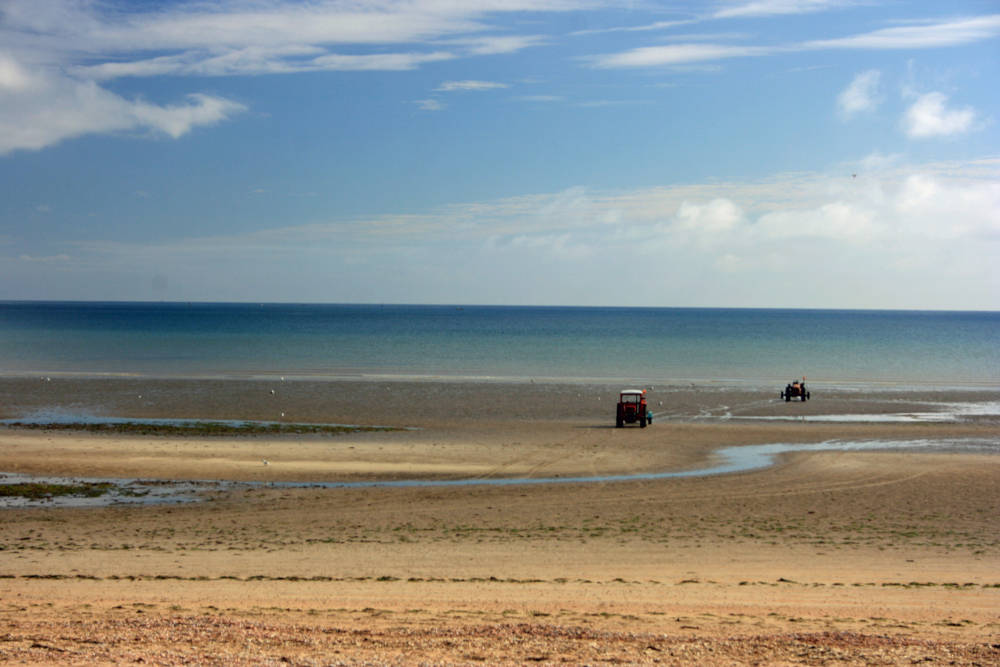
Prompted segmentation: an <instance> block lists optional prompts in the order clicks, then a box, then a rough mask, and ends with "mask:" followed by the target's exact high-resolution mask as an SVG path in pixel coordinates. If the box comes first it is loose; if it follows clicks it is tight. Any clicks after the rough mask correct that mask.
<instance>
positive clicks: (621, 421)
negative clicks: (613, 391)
mask: <svg viewBox="0 0 1000 667" xmlns="http://www.w3.org/2000/svg"><path fill="white" fill-rule="evenodd" d="M636 422H638V423H639V427H640V428H646V424H647V423H652V422H653V415H652V414H651V413H649V412H648V411H647V409H646V390H645V389H624V390H622V392H621V393H620V394H619V395H618V410H617V413H616V415H615V426H616V427H617V428H621V427H622V426H624V425H625V424H635V423H636Z"/></svg>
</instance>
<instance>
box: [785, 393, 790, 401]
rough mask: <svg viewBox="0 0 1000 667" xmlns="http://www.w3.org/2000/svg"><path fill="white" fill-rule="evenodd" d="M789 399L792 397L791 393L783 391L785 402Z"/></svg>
mask: <svg viewBox="0 0 1000 667" xmlns="http://www.w3.org/2000/svg"><path fill="white" fill-rule="evenodd" d="M790 400H792V397H791V395H790V394H788V393H787V392H786V393H785V403H787V402H788V401H790Z"/></svg>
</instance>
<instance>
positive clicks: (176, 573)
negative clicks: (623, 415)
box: [0, 378, 1000, 664]
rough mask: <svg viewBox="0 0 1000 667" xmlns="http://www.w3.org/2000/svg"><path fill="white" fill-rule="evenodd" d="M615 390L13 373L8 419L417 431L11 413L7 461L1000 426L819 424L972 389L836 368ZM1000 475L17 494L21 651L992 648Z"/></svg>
mask: <svg viewBox="0 0 1000 667" xmlns="http://www.w3.org/2000/svg"><path fill="white" fill-rule="evenodd" d="M617 389H618V387H608V386H601V385H596V384H568V385H567V384H564V385H543V384H532V383H518V384H508V383H501V382H490V383H472V384H469V383H462V382H456V381H446V382H399V381H385V382H381V381H379V382H373V381H353V380H345V381H339V382H284V383H282V382H280V381H277V382H250V381H224V380H217V381H215V380H213V381H162V380H160V381H154V380H147V379H141V378H135V379H126V380H121V379H114V380H112V379H100V380H81V379H73V380H70V379H64V378H52V379H51V380H50V381H48V382H45V381H44V380H40V379H38V378H17V379H8V380H5V381H3V382H0V400H2V402H0V406H2V407H0V418H11V417H22V416H24V415H25V414H27V413H30V412H33V411H36V410H42V409H50V408H52V407H59V408H61V409H62V410H63V413H72V414H90V415H98V416H99V415H104V416H118V417H134V418H145V419H152V418H190V419H257V420H272V419H274V420H280V419H282V418H281V417H280V413H281V412H284V413H285V417H284V419H286V420H289V421H291V420H295V421H308V422H325V423H344V424H369V425H372V424H377V425H390V426H401V427H412V429H413V430H400V431H393V432H384V433H356V434H347V435H338V436H308V437H306V436H282V437H280V438H273V437H255V438H239V439H235V438H191V437H173V436H171V437H144V438H139V437H125V436H96V435H87V434H77V433H65V432H55V431H23V430H19V429H0V471H7V472H21V473H32V474H53V475H66V476H73V475H82V476H109V477H144V478H160V479H231V480H248V481H264V482H267V481H280V480H288V481H309V480H313V481H333V480H352V479H356V480H366V479H367V480H370V479H405V478H414V477H419V478H431V479H456V478H469V477H473V478H498V477H521V476H526V477H542V476H558V475H562V476H578V475H598V474H628V473H634V472H652V471H664V470H685V469H687V470H690V469H695V468H698V467H703V466H705V465H706V463H709V462H711V461H712V460H713V452H714V451H715V450H716V449H718V448H719V447H721V446H731V445H750V444H760V443H768V442H822V441H825V440H830V439H842V440H864V439H909V440H927V439H935V438H978V439H983V438H985V439H987V440H991V441H998V440H1000V424H997V423H996V422H995V421H994V420H993V419H992V418H971V419H966V420H960V421H940V422H931V421H926V420H919V421H914V422H912V423H878V422H861V423H822V422H809V421H799V420H798V419H797V418H799V417H808V416H810V415H822V414H862V413H865V412H874V411H883V412H891V413H894V414H895V413H904V412H914V413H916V412H920V413H923V412H927V411H932V410H935V409H939V408H936V407H934V406H932V405H930V404H931V403H934V402H935V401H945V400H949V399H950V400H954V399H955V396H954V395H953V394H951V393H950V392H935V391H923V390H912V391H905V392H900V391H893V392H888V393H886V394H885V395H871V394H861V395H859V394H858V393H856V392H847V391H843V392H828V393H827V395H824V394H823V392H821V391H819V390H818V389H817V388H815V387H814V388H813V400H812V401H810V402H807V403H802V404H800V403H790V404H786V403H784V402H783V401H779V400H776V399H777V391H775V392H773V393H774V396H769V395H768V394H767V393H766V392H760V391H755V390H752V389H745V390H742V389H741V390H732V389H723V388H718V387H664V388H653V389H650V391H649V399H650V402H651V405H652V407H653V410H654V412H656V414H657V417H656V418H655V420H654V423H653V425H652V426H650V427H649V428H646V429H639V428H625V429H615V428H613V403H614V398H615V392H616V390H617ZM272 390H274V393H273V394H272V393H271V391H272ZM961 400H963V401H968V402H975V401H980V402H985V401H996V400H998V396H997V393H996V392H993V393H991V392H989V391H976V392H963V393H962V394H961ZM660 401H663V405H662V406H661V405H659V403H660ZM727 415H728V416H729V418H728V419H723V417H724V416H727ZM741 417H782V418H784V417H795V418H796V419H795V420H790V421H766V420H749V421H744V420H741V419H740V418H741ZM264 461H267V463H266V464H265V463H264ZM998 482H1000V460H998V459H997V458H996V457H995V456H992V455H984V454H976V453H942V452H929V451H928V452H871V451H865V452H840V451H826V452H811V453H794V454H789V455H786V456H784V457H782V458H781V460H780V462H779V463H778V464H777V465H775V466H773V467H771V468H768V469H765V470H758V471H751V472H745V473H738V474H730V475H722V476H712V477H700V478H689V479H671V480H657V481H640V482H625V483H594V484H552V485H548V484H546V485H529V486H510V487H480V486H477V487H428V488H362V489H318V488H304V489H284V488H267V487H263V488H254V489H239V490H238V491H235V492H217V493H212V494H211V495H210V496H209V497H208V499H206V500H205V501H204V502H200V503H195V504H185V505H172V506H157V507H124V506H122V507H116V506H112V507H106V508H100V509H55V508H45V507H41V508H36V509H30V510H7V511H5V512H3V524H2V528H0V599H2V602H0V660H4V661H20V660H25V661H29V662H44V663H52V662H55V663H81V662H88V663H94V662H97V663H100V662H104V663H119V662H127V661H133V660H136V659H138V658H142V659H143V660H145V661H158V662H161V663H164V664H181V663H187V662H203V663H217V664H238V663H241V662H243V663H248V664H250V663H261V662H268V661H273V662H277V661H287V662H290V663H292V664H317V663H319V664H372V663H375V664H391V663H401V664H411V663H417V662H427V663H443V664H477V663H478V664H484V663H485V664H498V663H508V664H524V663H525V662H540V663H543V664H545V663H557V662H569V663H590V664H601V663H611V662H617V663H621V662H625V663H654V662H663V663H667V664H680V663H684V662H707V663H716V664H728V663H732V662H736V663H746V662H755V661H758V662H759V661H764V662H810V661H811V662H823V661H827V662H838V661H839V662H841V663H856V664H861V663H869V662H883V663H899V662H911V661H912V662H918V661H955V663H956V664H974V663H977V662H978V663H979V664H988V663H996V662H998V661H1000V648H998V647H997V644H996V641H997V640H996V637H997V636H998V633H1000V574H998V573H1000V520H998V519H997V517H998V516H1000V484H998Z"/></svg>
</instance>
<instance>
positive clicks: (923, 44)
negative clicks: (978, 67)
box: [802, 14, 1000, 50]
mask: <svg viewBox="0 0 1000 667" xmlns="http://www.w3.org/2000/svg"><path fill="white" fill-rule="evenodd" d="M997 35H1000V14H992V15H989V16H978V17H975V18H968V19H956V20H953V21H943V22H940V23H925V24H920V25H907V26H897V27H894V28H883V29H881V30H875V31H873V32H869V33H864V34H861V35H854V36H850V37H841V38H837V39H822V40H814V41H811V42H805V43H804V44H803V45H802V46H803V48H805V49H812V50H817V49H927V48H937V47H946V46H958V45H960V44H971V43H973V42H981V41H983V40H987V39H992V38H994V37H996V36H997Z"/></svg>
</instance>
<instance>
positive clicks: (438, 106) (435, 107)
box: [413, 98, 446, 111]
mask: <svg viewBox="0 0 1000 667" xmlns="http://www.w3.org/2000/svg"><path fill="white" fill-rule="evenodd" d="M413 103H414V104H416V105H417V106H418V107H420V108H421V109H422V110H424V111H444V109H445V108H446V107H445V105H444V104H442V103H441V101H440V100H435V99H434V98H429V99H426V100H414V102H413Z"/></svg>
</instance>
